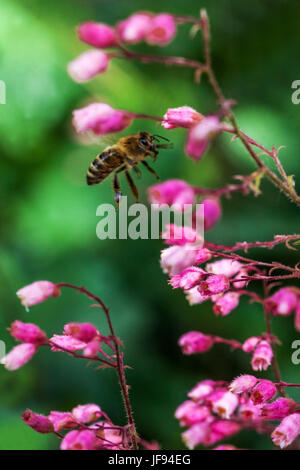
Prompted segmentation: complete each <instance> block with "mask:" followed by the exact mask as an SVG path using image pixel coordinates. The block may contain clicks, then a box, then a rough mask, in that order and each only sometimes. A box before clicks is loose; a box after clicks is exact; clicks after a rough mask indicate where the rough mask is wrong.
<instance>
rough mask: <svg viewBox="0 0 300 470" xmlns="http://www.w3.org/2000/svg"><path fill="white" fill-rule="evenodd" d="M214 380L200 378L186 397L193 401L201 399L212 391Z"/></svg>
mask: <svg viewBox="0 0 300 470" xmlns="http://www.w3.org/2000/svg"><path fill="white" fill-rule="evenodd" d="M214 386H215V382H214V381H213V380H202V381H201V382H199V383H197V385H196V386H195V387H194V388H192V390H191V391H190V392H189V393H188V397H189V398H191V399H192V400H194V401H200V402H201V401H202V400H203V399H204V398H206V397H207V396H208V395H210V394H211V393H212V392H213V391H214Z"/></svg>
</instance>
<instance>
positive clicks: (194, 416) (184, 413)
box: [175, 400, 210, 426]
mask: <svg viewBox="0 0 300 470" xmlns="http://www.w3.org/2000/svg"><path fill="white" fill-rule="evenodd" d="M209 416H210V411H209V408H207V406H199V405H197V404H196V403H195V402H194V401H190V400H187V401H185V402H183V403H182V404H181V405H180V406H179V407H178V408H177V410H176V411H175V418H176V419H178V420H179V422H180V426H192V425H193V424H196V423H201V422H202V421H205V420H206V419H207V418H208V417H209Z"/></svg>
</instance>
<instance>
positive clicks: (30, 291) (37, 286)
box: [17, 281, 60, 307]
mask: <svg viewBox="0 0 300 470" xmlns="http://www.w3.org/2000/svg"><path fill="white" fill-rule="evenodd" d="M59 295H60V290H59V288H58V287H56V285H55V284H53V283H52V282H49V281H36V282H33V283H32V284H29V285H28V286H25V287H22V289H19V290H18V291H17V296H18V297H19V299H21V302H22V305H24V307H31V305H35V304H39V303H40V302H44V300H47V299H48V297H51V296H53V297H58V296H59Z"/></svg>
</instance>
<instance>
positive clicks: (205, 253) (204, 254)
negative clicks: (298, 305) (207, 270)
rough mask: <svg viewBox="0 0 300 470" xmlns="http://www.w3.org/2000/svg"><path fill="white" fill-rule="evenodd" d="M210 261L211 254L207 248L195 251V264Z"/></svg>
mask: <svg viewBox="0 0 300 470" xmlns="http://www.w3.org/2000/svg"><path fill="white" fill-rule="evenodd" d="M209 259H211V252H210V251H209V250H208V249H207V248H199V250H198V251H197V258H196V260H195V263H196V264H202V263H205V261H208V260H209Z"/></svg>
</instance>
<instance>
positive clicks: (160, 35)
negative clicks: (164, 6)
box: [146, 13, 176, 46]
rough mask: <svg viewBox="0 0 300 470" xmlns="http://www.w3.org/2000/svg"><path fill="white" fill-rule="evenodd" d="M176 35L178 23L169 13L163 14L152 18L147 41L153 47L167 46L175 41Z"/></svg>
mask: <svg viewBox="0 0 300 470" xmlns="http://www.w3.org/2000/svg"><path fill="white" fill-rule="evenodd" d="M175 35H176V23H175V20H174V17H173V16H172V15H168V14H167V13H161V14H159V15H155V16H154V17H153V18H152V20H151V23H150V29H149V31H148V33H147V35H146V41H147V43H148V44H150V45H152V46H154V45H157V46H166V45H167V44H169V43H170V42H171V41H172V39H174V37H175Z"/></svg>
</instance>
